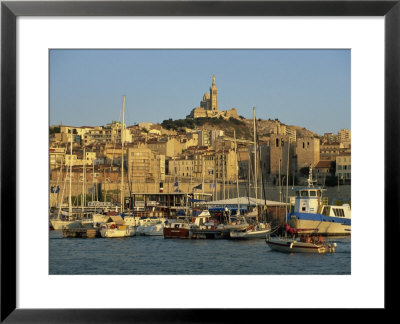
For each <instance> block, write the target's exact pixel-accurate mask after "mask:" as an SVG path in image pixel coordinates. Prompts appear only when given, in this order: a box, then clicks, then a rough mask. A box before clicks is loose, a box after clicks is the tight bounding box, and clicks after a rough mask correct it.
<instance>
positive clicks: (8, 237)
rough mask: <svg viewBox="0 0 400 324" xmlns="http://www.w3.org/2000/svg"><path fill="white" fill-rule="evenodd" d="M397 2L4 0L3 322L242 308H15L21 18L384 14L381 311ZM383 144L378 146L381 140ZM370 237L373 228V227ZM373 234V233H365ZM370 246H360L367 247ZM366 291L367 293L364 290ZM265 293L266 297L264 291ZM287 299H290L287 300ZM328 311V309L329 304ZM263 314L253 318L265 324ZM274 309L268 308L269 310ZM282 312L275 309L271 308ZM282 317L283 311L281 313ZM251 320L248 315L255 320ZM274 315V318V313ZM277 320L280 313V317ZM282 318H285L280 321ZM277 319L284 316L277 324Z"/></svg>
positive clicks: (393, 166) (390, 285)
mask: <svg viewBox="0 0 400 324" xmlns="http://www.w3.org/2000/svg"><path fill="white" fill-rule="evenodd" d="M399 2H400V0H392V1H386V0H380V1H374V0H372V1H352V0H349V1H332V0H331V1H329V0H328V1H323V0H322V1H321V0H315V1H293V0H292V1H285V0H283V1H276V0H275V1H271V0H260V1H123V2H119V1H117V2H113V1H101V2H97V1H91V2H90V1H2V2H1V214H0V215H1V241H0V242H1V295H0V298H1V318H0V320H1V322H5V323H31V322H32V323H33V322H35V323H89V322H100V323H109V322H110V323H111V322H116V323H128V322H134V323H148V322H157V323H168V322H174V323H200V322H202V323H203V322H213V323H217V322H227V321H231V322H232V321H236V319H239V318H242V315H245V313H243V312H248V311H249V310H248V309H246V310H244V309H235V310H232V309H214V310H213V311H211V312H210V310H208V311H205V310H196V309H18V308H17V307H16V300H17V294H16V288H17V287H16V272H17V266H16V237H17V233H16V230H15V229H16V207H17V206H16V191H17V186H16V179H17V174H16V159H17V156H16V129H17V125H16V113H17V112H16V82H17V79H16V78H17V77H16V44H17V42H16V41H17V31H16V19H17V17H19V16H383V17H384V19H385V112H384V115H385V134H384V137H385V143H384V145H385V156H384V161H385V179H384V183H385V184H384V188H385V200H384V201H385V203H384V204H385V205H384V210H383V208H381V207H379V206H378V207H375V208H376V212H377V213H380V214H382V213H383V212H384V213H385V307H384V310H386V311H387V310H391V309H393V307H392V306H393V304H394V302H395V298H394V297H392V299H391V297H390V296H395V295H394V294H392V293H394V292H397V291H396V288H397V285H396V284H395V283H397V282H398V279H396V278H397V274H396V273H395V271H396V268H395V267H391V266H389V262H390V260H391V259H392V258H395V257H396V256H397V254H398V252H397V251H395V250H394V246H393V244H390V243H391V242H392V240H393V239H394V238H396V237H398V234H399V216H398V212H396V209H395V208H394V207H395V205H396V204H397V202H398V201H399V198H400V196H399V189H398V185H399V167H398V166H399V154H400V147H399V134H398V130H399V128H400V123H399V120H400V119H399V104H400V78H399V74H400V64H399V63H400V4H399ZM382 145H383V143H382ZM371 233H372V234H373V227H371ZM371 236H372V235H371ZM368 244H369V242H366V245H368ZM366 289H367V288H366ZM266 293H267V292H266ZM288 296H289V295H288ZM327 307H329V305H327ZM265 311H266V310H262V309H258V310H252V312H253V313H252V314H254V315H252V318H253V319H256V318H259V317H260V316H262V317H261V318H260V319H264V320H269V319H270V318H271V317H270V316H271V315H270V313H268V316H267V315H266V313H265ZM268 311H273V310H268ZM275 311H278V312H279V311H280V310H275ZM281 314H282V313H281ZM253 316H254V317H253ZM278 316H280V315H278ZM281 316H283V315H281ZM283 318H284V317H283ZM283 318H282V319H283Z"/></svg>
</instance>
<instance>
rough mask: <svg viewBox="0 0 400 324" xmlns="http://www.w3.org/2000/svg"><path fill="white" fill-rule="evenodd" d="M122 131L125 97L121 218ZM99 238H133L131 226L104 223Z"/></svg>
mask: <svg viewBox="0 0 400 324" xmlns="http://www.w3.org/2000/svg"><path fill="white" fill-rule="evenodd" d="M124 129H125V96H123V97H122V129H121V210H120V211H121V217H122V215H123V212H124V200H125V198H124V140H125V138H124V136H125V134H124ZM100 235H101V237H127V236H134V235H135V229H134V227H133V226H130V225H127V224H125V222H124V223H123V224H118V223H116V222H110V223H104V224H102V225H101V228H100Z"/></svg>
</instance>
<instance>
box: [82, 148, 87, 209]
mask: <svg viewBox="0 0 400 324" xmlns="http://www.w3.org/2000/svg"><path fill="white" fill-rule="evenodd" d="M82 160H83V161H82V162H83V163H82V199H81V206H82V213H83V212H84V211H85V203H84V200H83V197H84V195H85V166H86V158H85V147H83V156H82Z"/></svg>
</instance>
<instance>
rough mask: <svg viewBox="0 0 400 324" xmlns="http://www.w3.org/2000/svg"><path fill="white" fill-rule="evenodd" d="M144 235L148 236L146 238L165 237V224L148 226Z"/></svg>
mask: <svg viewBox="0 0 400 324" xmlns="http://www.w3.org/2000/svg"><path fill="white" fill-rule="evenodd" d="M142 234H143V235H146V236H163V235H164V226H163V224H156V225H153V226H147V227H145V228H144V231H143V233H142Z"/></svg>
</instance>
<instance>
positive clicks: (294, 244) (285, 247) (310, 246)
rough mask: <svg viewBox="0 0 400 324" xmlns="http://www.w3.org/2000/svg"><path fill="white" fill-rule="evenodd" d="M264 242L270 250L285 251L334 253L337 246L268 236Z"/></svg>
mask: <svg viewBox="0 0 400 324" xmlns="http://www.w3.org/2000/svg"><path fill="white" fill-rule="evenodd" d="M266 242H267V244H268V246H269V247H270V248H271V249H272V250H274V251H279V252H286V253H296V252H299V253H334V252H335V248H336V246H337V245H336V243H325V242H316V241H314V242H303V241H300V240H296V239H294V238H282V237H269V236H267V238H266Z"/></svg>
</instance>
